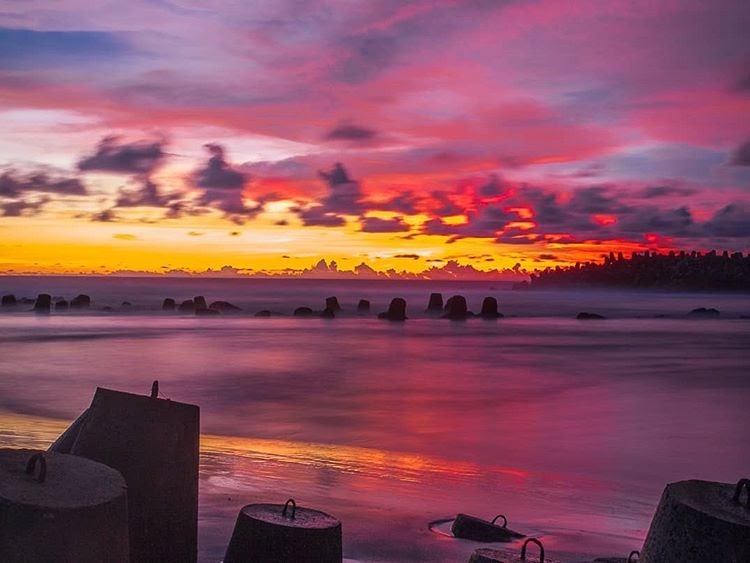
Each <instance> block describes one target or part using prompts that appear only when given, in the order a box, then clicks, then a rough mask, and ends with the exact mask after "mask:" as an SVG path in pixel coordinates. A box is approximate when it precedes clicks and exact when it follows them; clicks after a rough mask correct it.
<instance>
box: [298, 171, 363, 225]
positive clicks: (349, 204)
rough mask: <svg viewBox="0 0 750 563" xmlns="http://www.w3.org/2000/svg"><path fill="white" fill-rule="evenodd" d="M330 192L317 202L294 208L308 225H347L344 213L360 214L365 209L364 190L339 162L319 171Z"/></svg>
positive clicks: (303, 222)
mask: <svg viewBox="0 0 750 563" xmlns="http://www.w3.org/2000/svg"><path fill="white" fill-rule="evenodd" d="M318 175H319V176H320V178H321V179H322V180H324V181H325V183H326V185H327V187H328V192H327V193H326V194H325V195H324V196H323V197H322V198H320V199H319V200H318V201H317V202H316V203H315V204H313V205H309V206H306V207H302V206H300V207H297V208H295V209H293V210H292V211H294V212H295V213H297V215H298V216H299V218H300V219H301V220H302V224H303V225H305V226H307V227H341V226H343V225H346V219H345V218H344V217H343V215H359V214H360V213H361V212H362V211H363V207H362V190H361V187H360V185H359V182H356V181H355V180H353V179H352V178H351V177H349V173H348V172H347V170H346V168H344V166H343V165H342V164H341V163H339V162H337V163H336V164H335V165H334V166H333V168H331V170H330V171H328V172H324V171H321V172H318Z"/></svg>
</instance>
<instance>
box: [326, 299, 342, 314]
mask: <svg viewBox="0 0 750 563" xmlns="http://www.w3.org/2000/svg"><path fill="white" fill-rule="evenodd" d="M326 309H331V311H333V312H334V313H338V312H339V311H340V310H341V306H340V305H339V300H338V298H337V297H335V296H334V297H326Z"/></svg>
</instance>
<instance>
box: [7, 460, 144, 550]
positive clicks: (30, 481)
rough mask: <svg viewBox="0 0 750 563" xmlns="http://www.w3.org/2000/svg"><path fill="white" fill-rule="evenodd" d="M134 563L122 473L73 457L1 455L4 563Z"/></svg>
mask: <svg viewBox="0 0 750 563" xmlns="http://www.w3.org/2000/svg"><path fill="white" fill-rule="evenodd" d="M129 560H130V555H129V550H128V506H127V487H126V486H125V479H124V478H123V477H122V475H120V473H118V472H117V471H115V470H114V469H112V468H111V467H107V466H106V465H102V464H101V463H96V462H94V461H91V460H88V459H84V458H81V457H76V456H72V455H65V454H55V453H47V454H42V453H40V452H34V451H31V450H12V449H0V561H3V563H16V562H19V563H20V562H23V563H28V562H32V561H34V562H35V561H71V562H72V561H75V562H76V563H100V562H101V561H109V562H112V563H127V562H128V561H129Z"/></svg>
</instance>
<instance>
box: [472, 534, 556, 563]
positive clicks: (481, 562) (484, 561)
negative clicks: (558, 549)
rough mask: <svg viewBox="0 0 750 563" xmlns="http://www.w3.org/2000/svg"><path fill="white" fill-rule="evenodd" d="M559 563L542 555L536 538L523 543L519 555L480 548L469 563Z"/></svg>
mask: <svg viewBox="0 0 750 563" xmlns="http://www.w3.org/2000/svg"><path fill="white" fill-rule="evenodd" d="M538 562H539V563H541V562H544V563H560V561H559V560H558V559H550V558H549V557H548V556H547V555H546V554H545V553H544V547H543V546H542V544H541V542H539V540H537V539H536V538H529V539H528V540H526V541H525V542H524V543H523V546H522V547H521V553H520V554H517V553H512V552H510V551H508V550H507V549H503V550H500V549H489V548H481V549H477V550H475V551H474V553H473V554H472V555H471V557H470V558H469V563H538Z"/></svg>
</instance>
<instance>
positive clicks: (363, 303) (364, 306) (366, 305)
mask: <svg viewBox="0 0 750 563" xmlns="http://www.w3.org/2000/svg"><path fill="white" fill-rule="evenodd" d="M357 312H358V313H369V312H370V302H369V301H368V300H367V299H360V300H359V303H357Z"/></svg>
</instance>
